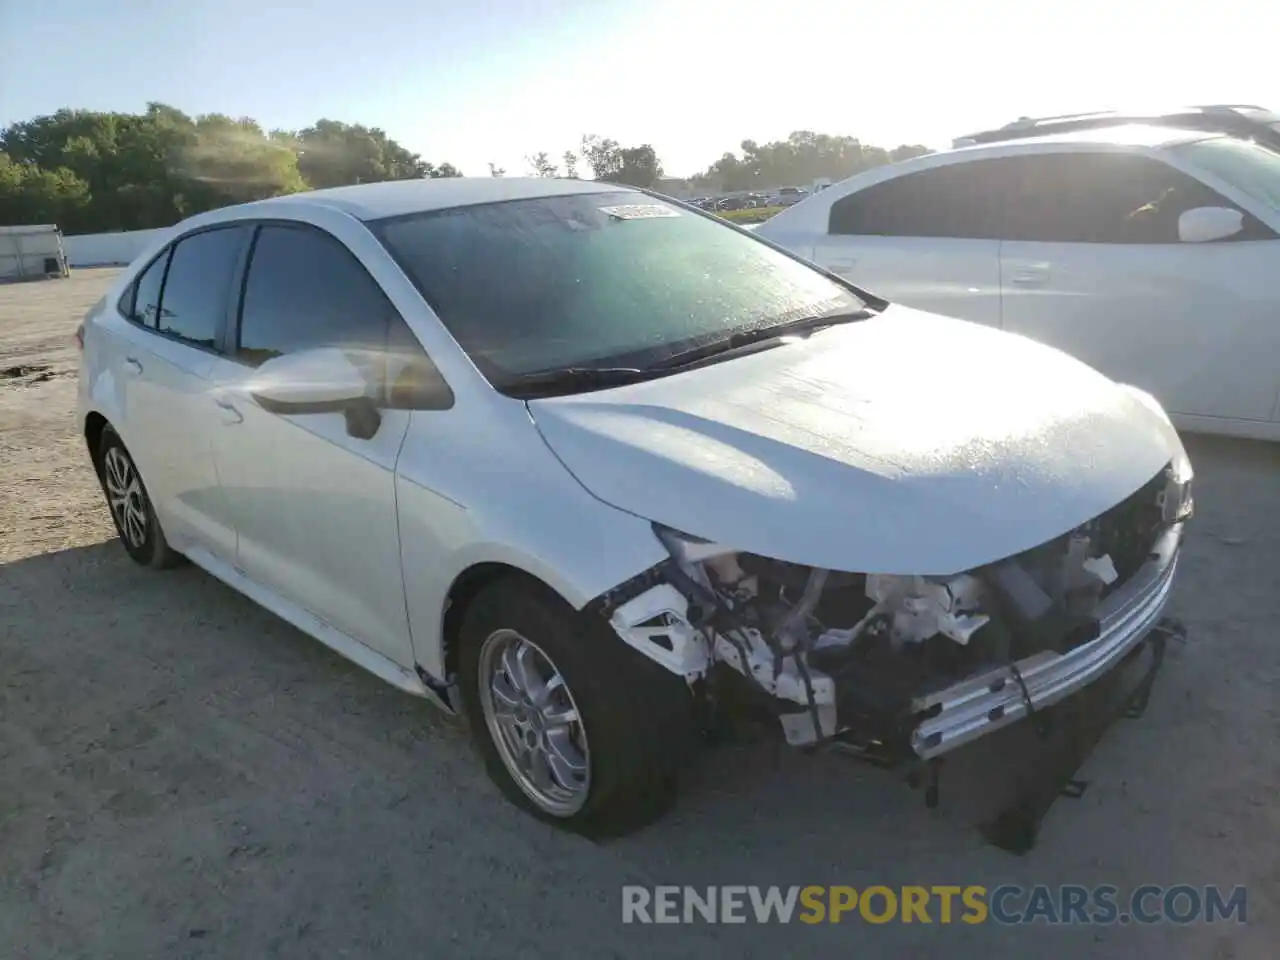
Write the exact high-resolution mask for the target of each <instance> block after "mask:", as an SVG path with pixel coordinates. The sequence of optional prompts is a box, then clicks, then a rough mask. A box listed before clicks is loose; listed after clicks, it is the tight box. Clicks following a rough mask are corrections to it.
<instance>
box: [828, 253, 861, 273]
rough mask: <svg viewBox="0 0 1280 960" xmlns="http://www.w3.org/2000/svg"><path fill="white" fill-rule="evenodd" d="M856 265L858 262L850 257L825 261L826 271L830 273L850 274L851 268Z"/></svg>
mask: <svg viewBox="0 0 1280 960" xmlns="http://www.w3.org/2000/svg"><path fill="white" fill-rule="evenodd" d="M857 265H858V261H857V260H854V259H853V258H851V257H837V258H835V259H833V260H828V261H827V269H828V270H830V271H831V272H832V273H839V274H846V273H852V272H853V268H854V267H856V266H857Z"/></svg>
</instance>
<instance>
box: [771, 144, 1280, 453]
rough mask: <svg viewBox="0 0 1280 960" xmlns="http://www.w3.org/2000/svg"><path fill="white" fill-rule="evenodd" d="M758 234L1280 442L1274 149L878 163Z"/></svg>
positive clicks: (1179, 414) (1221, 427)
mask: <svg viewBox="0 0 1280 960" xmlns="http://www.w3.org/2000/svg"><path fill="white" fill-rule="evenodd" d="M756 234H757V236H761V237H765V238H767V239H769V240H771V241H773V242H776V243H778V244H781V245H782V246H784V247H786V248H788V249H790V250H793V251H795V252H796V253H799V254H801V255H802V256H804V257H807V258H810V259H812V260H813V261H814V262H816V263H817V264H819V265H820V266H822V267H824V268H826V269H828V270H831V271H833V272H835V273H838V274H839V275H841V276H844V277H848V278H850V279H852V280H855V281H856V282H857V283H859V284H860V285H863V286H865V287H867V288H869V289H871V290H873V291H875V292H876V293H878V294H881V295H883V296H885V297H887V298H889V299H891V300H894V301H897V302H901V303H905V304H910V305H913V306H917V307H920V308H921V309H925V310H931V311H935V312H938V313H943V314H948V315H950V316H955V317H960V318H963V319H966V320H971V321H974V322H977V323H982V324H987V325H988V326H992V327H999V328H1001V329H1004V330H1007V331H1009V332H1011V333H1018V334H1023V335H1025V336H1028V337H1031V338H1032V339H1035V340H1039V341H1041V342H1042V343H1046V344H1050V345H1052V346H1054V347H1058V348H1060V349H1062V350H1065V351H1066V352H1068V353H1071V354H1073V355H1074V356H1076V357H1079V358H1080V359H1082V360H1084V361H1085V362H1086V363H1088V364H1090V365H1091V366H1094V367H1096V368H1097V369H1099V370H1101V371H1103V372H1104V373H1106V374H1107V375H1109V376H1112V377H1115V378H1117V379H1119V380H1123V381H1125V382H1129V383H1135V384H1138V385H1139V386H1141V387H1142V388H1143V389H1145V390H1148V391H1150V392H1151V393H1152V394H1154V395H1155V396H1156V397H1158V398H1159V399H1160V402H1161V403H1162V404H1163V405H1164V406H1165V407H1166V408H1167V409H1168V410H1169V411H1170V413H1171V414H1172V415H1173V418H1174V422H1175V423H1177V424H1178V425H1179V426H1180V427H1184V428H1187V429H1191V430H1197V431H1204V432H1209V433H1229V434H1236V435H1241V436H1249V437H1256V438H1270V439H1280V322H1278V320H1280V284H1278V283H1277V281H1276V277H1277V276H1280V153H1278V152H1276V151H1273V150H1270V149H1268V148H1266V147H1263V146H1261V145H1259V144H1258V143H1256V142H1253V141H1250V140H1245V139H1239V138H1234V137H1228V136H1223V135H1213V134H1206V133H1203V132H1197V131H1185V130H1175V129H1170V128H1168V127H1152V126H1128V127H1114V128H1104V129H1086V130H1077V131H1075V132H1070V133H1060V134H1054V135H1052V136H1042V137H1032V138H1021V137H1019V138H1015V139H1011V140H1008V141H1004V142H998V143H992V144H988V145H985V146H975V147H965V148H961V149H958V150H951V151H947V152H943V153H937V154H932V155H929V156H924V157H918V158H915V159H912V160H906V161H903V162H901V163H895V164H891V165H886V166H883V167H879V168H876V169H874V170H870V171H867V172H865V173H862V174H859V175H857V176H855V177H852V178H850V179H848V180H845V181H843V182H842V183H839V184H837V185H835V186H832V187H829V188H828V189H826V190H824V191H822V192H821V193H820V194H817V195H815V196H814V197H812V198H811V199H809V200H807V201H805V202H804V203H801V204H799V205H797V206H794V207H792V208H791V209H790V210H786V211H782V212H781V213H779V214H778V215H777V216H775V217H773V218H772V219H771V220H769V221H767V222H766V223H764V224H761V225H760V227H759V228H758V229H757V230H756Z"/></svg>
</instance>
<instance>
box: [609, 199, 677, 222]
mask: <svg viewBox="0 0 1280 960" xmlns="http://www.w3.org/2000/svg"><path fill="white" fill-rule="evenodd" d="M600 212H601V213H603V214H604V215H605V216H609V217H616V218H617V219H618V220H652V219H654V218H655V217H678V216H680V211H679V210H677V209H675V207H668V206H666V205H664V204H661V203H627V204H623V205H621V206H617V207H601V208H600Z"/></svg>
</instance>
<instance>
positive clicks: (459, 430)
mask: <svg viewBox="0 0 1280 960" xmlns="http://www.w3.org/2000/svg"><path fill="white" fill-rule="evenodd" d="M465 401H466V398H465V395H464V396H463V397H460V398H459V404H458V406H457V407H456V408H455V409H454V410H451V411H448V412H446V413H444V414H433V413H427V412H423V413H417V412H415V414H414V420H413V422H412V424H411V425H410V430H409V435H408V437H407V438H406V441H405V445H404V448H403V450H402V452H401V455H400V459H399V461H398V463H397V466H396V500H397V509H398V511H399V518H400V556H401V563H402V568H403V571H404V578H405V597H406V605H407V608H408V613H409V629H410V632H411V634H412V638H413V648H414V656H415V658H416V660H417V662H418V664H419V665H420V666H421V667H422V668H423V669H424V670H426V671H427V672H428V673H430V674H431V675H432V676H435V677H438V678H444V677H445V674H446V670H445V656H444V632H443V625H444V614H445V606H446V600H447V599H448V596H449V592H450V590H451V588H452V586H453V584H454V583H455V582H457V580H458V578H459V577H461V576H462V575H463V574H464V573H465V572H466V571H467V570H469V569H471V568H472V567H474V566H475V565H477V564H482V563H499V564H504V565H506V566H509V567H513V568H515V569H517V570H520V571H523V572H524V573H527V574H529V575H530V576H532V577H535V578H537V579H538V580H540V581H541V582H543V583H545V584H546V585H547V586H548V587H550V588H551V589H552V590H554V591H555V592H556V593H557V594H559V595H560V596H561V597H562V598H563V599H564V600H565V602H567V603H568V604H570V605H571V606H572V607H573V608H574V609H582V608H583V607H585V606H586V605H587V604H588V603H589V602H590V601H591V600H593V599H594V598H595V597H597V596H599V595H600V594H602V593H604V592H605V591H607V590H610V589H612V588H613V587H615V586H617V585H618V584H620V583H623V582H625V581H627V580H629V579H631V578H632V577H634V576H636V575H637V574H639V573H642V572H644V571H645V570H647V569H649V568H650V567H652V566H654V565H655V564H658V563H661V562H663V561H664V560H666V559H668V554H667V551H666V548H665V547H663V546H662V544H661V542H659V540H658V538H657V536H655V534H654V532H653V528H652V526H651V524H650V523H649V521H648V520H646V519H642V518H640V517H638V516H635V515H633V514H630V513H626V512H624V511H622V510H619V509H617V508H616V507H612V506H609V505H608V504H606V503H604V502H602V501H601V500H599V499H597V498H596V497H594V496H593V495H592V494H590V493H588V492H587V490H586V489H585V488H584V487H583V486H582V485H581V484H580V483H578V481H577V480H576V479H575V478H574V477H573V475H572V474H571V473H570V472H569V471H568V470H566V469H565V467H564V465H563V464H561V463H560V461H559V460H558V459H557V458H556V457H555V456H554V455H553V454H552V453H551V451H550V450H549V449H548V448H547V446H546V444H545V443H544V442H543V440H542V437H541V435H540V434H539V433H538V432H537V430H536V429H535V428H534V426H533V423H532V421H531V420H530V419H529V414H528V412H527V410H525V408H524V405H523V404H517V403H512V402H510V401H507V402H504V403H494V404H493V406H492V407H491V408H490V409H489V410H488V411H485V415H484V416H483V417H480V416H473V415H472V411H471V410H470V409H467V408H466V407H465V406H464V403H465ZM473 402H474V401H473ZM477 440H479V442H477ZM441 451H449V452H450V454H451V455H450V456H443V455H441Z"/></svg>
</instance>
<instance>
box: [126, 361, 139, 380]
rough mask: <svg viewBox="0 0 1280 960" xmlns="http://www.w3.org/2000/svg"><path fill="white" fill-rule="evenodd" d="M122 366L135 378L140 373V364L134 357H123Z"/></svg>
mask: <svg viewBox="0 0 1280 960" xmlns="http://www.w3.org/2000/svg"><path fill="white" fill-rule="evenodd" d="M124 366H125V369H126V370H128V371H129V373H130V374H132V375H133V376H135V377H136V376H138V374H140V373H142V363H141V361H139V360H138V359H137V358H136V357H125V358H124Z"/></svg>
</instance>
